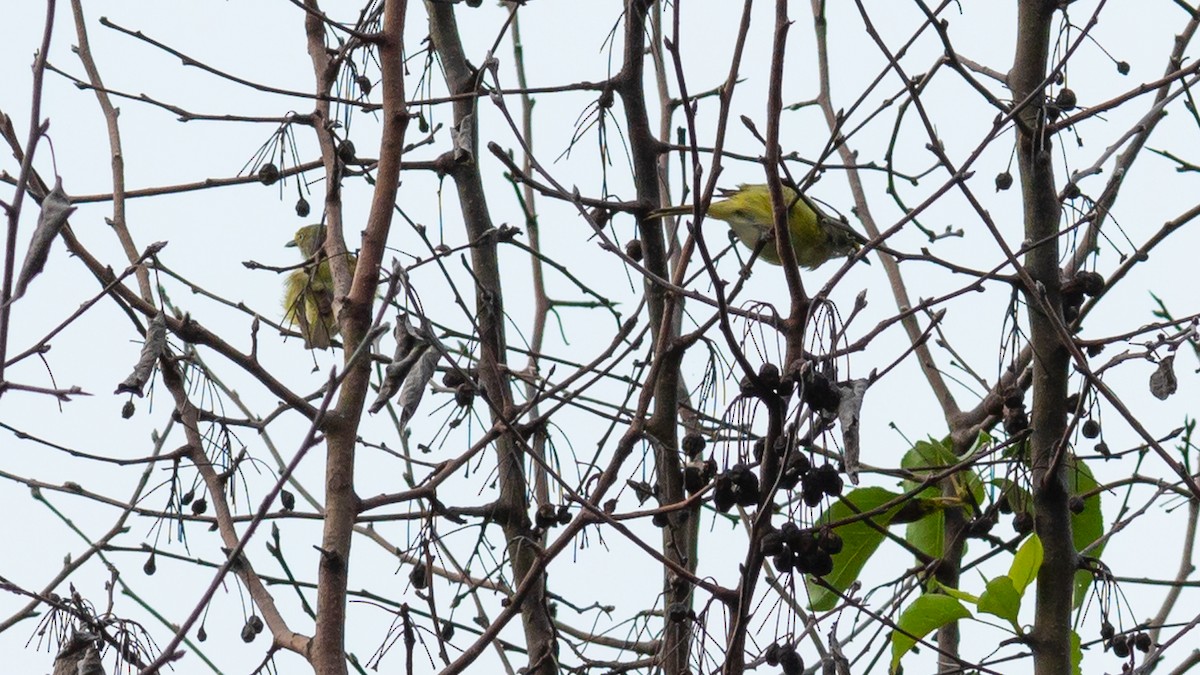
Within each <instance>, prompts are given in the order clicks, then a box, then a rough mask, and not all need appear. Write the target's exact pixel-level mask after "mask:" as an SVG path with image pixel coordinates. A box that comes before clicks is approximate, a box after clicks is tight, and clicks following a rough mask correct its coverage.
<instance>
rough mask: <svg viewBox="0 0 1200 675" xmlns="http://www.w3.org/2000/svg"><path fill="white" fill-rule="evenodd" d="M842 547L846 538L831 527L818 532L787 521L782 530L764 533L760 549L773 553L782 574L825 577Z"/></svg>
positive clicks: (774, 561) (771, 554)
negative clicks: (843, 538)
mask: <svg viewBox="0 0 1200 675" xmlns="http://www.w3.org/2000/svg"><path fill="white" fill-rule="evenodd" d="M841 550H842V538H841V537H840V536H839V535H838V533H837V532H834V531H833V530H832V529H830V528H828V527H822V528H821V529H820V530H817V531H816V532H814V531H813V530H812V529H811V528H803V529H802V528H801V527H800V526H799V525H797V524H796V523H793V522H786V523H784V524H783V526H782V527H780V528H779V529H778V530H771V531H769V532H767V533H766V534H764V535H763V538H762V542H761V543H760V544H759V551H760V552H761V553H762V554H763V555H764V556H772V560H771V562H773V563H774V564H775V569H776V570H778V571H779V573H780V574H787V573H788V572H791V571H793V570H795V571H797V572H800V573H801V574H815V575H816V576H819V577H822V576H825V575H826V574H829V573H830V572H832V571H833V556H834V554H836V553H839V552H841Z"/></svg>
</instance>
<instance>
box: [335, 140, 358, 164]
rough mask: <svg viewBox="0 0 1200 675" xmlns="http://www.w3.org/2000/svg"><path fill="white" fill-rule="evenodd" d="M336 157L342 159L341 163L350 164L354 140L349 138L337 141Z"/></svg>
mask: <svg viewBox="0 0 1200 675" xmlns="http://www.w3.org/2000/svg"><path fill="white" fill-rule="evenodd" d="M337 156H338V159H340V160H342V163H343V164H350V163H352V162H353V161H354V157H355V155H354V141H352V140H350V139H349V138H347V139H344V140H343V141H342V142H341V143H338V147H337Z"/></svg>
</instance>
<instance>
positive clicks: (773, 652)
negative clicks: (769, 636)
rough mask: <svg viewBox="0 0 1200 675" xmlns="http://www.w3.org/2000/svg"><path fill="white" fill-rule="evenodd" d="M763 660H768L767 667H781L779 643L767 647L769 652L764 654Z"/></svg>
mask: <svg viewBox="0 0 1200 675" xmlns="http://www.w3.org/2000/svg"><path fill="white" fill-rule="evenodd" d="M763 658H764V659H765V660H766V662H767V665H768V666H771V667H772V668H774V667H775V666H777V665H779V643H777V642H772V643H771V644H769V645H767V650H766V651H765V652H763Z"/></svg>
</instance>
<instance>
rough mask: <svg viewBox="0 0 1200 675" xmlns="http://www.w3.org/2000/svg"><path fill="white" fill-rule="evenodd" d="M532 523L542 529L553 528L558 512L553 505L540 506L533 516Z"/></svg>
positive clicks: (556, 522) (556, 521)
mask: <svg viewBox="0 0 1200 675" xmlns="http://www.w3.org/2000/svg"><path fill="white" fill-rule="evenodd" d="M533 522H534V524H536V525H537V526H538V527H540V528H542V529H548V528H551V527H554V526H555V525H556V524H558V511H557V510H556V509H555V508H554V505H553V504H542V505H540V506H538V509H537V513H535V514H534V515H533Z"/></svg>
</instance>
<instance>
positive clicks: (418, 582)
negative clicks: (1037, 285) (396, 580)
mask: <svg viewBox="0 0 1200 675" xmlns="http://www.w3.org/2000/svg"><path fill="white" fill-rule="evenodd" d="M408 580H409V581H410V582H412V585H413V588H415V589H417V590H420V589H422V588H425V587H426V586H428V585H429V576H428V571H427V570H426V569H425V565H424V564H420V565H416V566H414V567H413V568H412V571H411V572H409V573H408Z"/></svg>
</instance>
